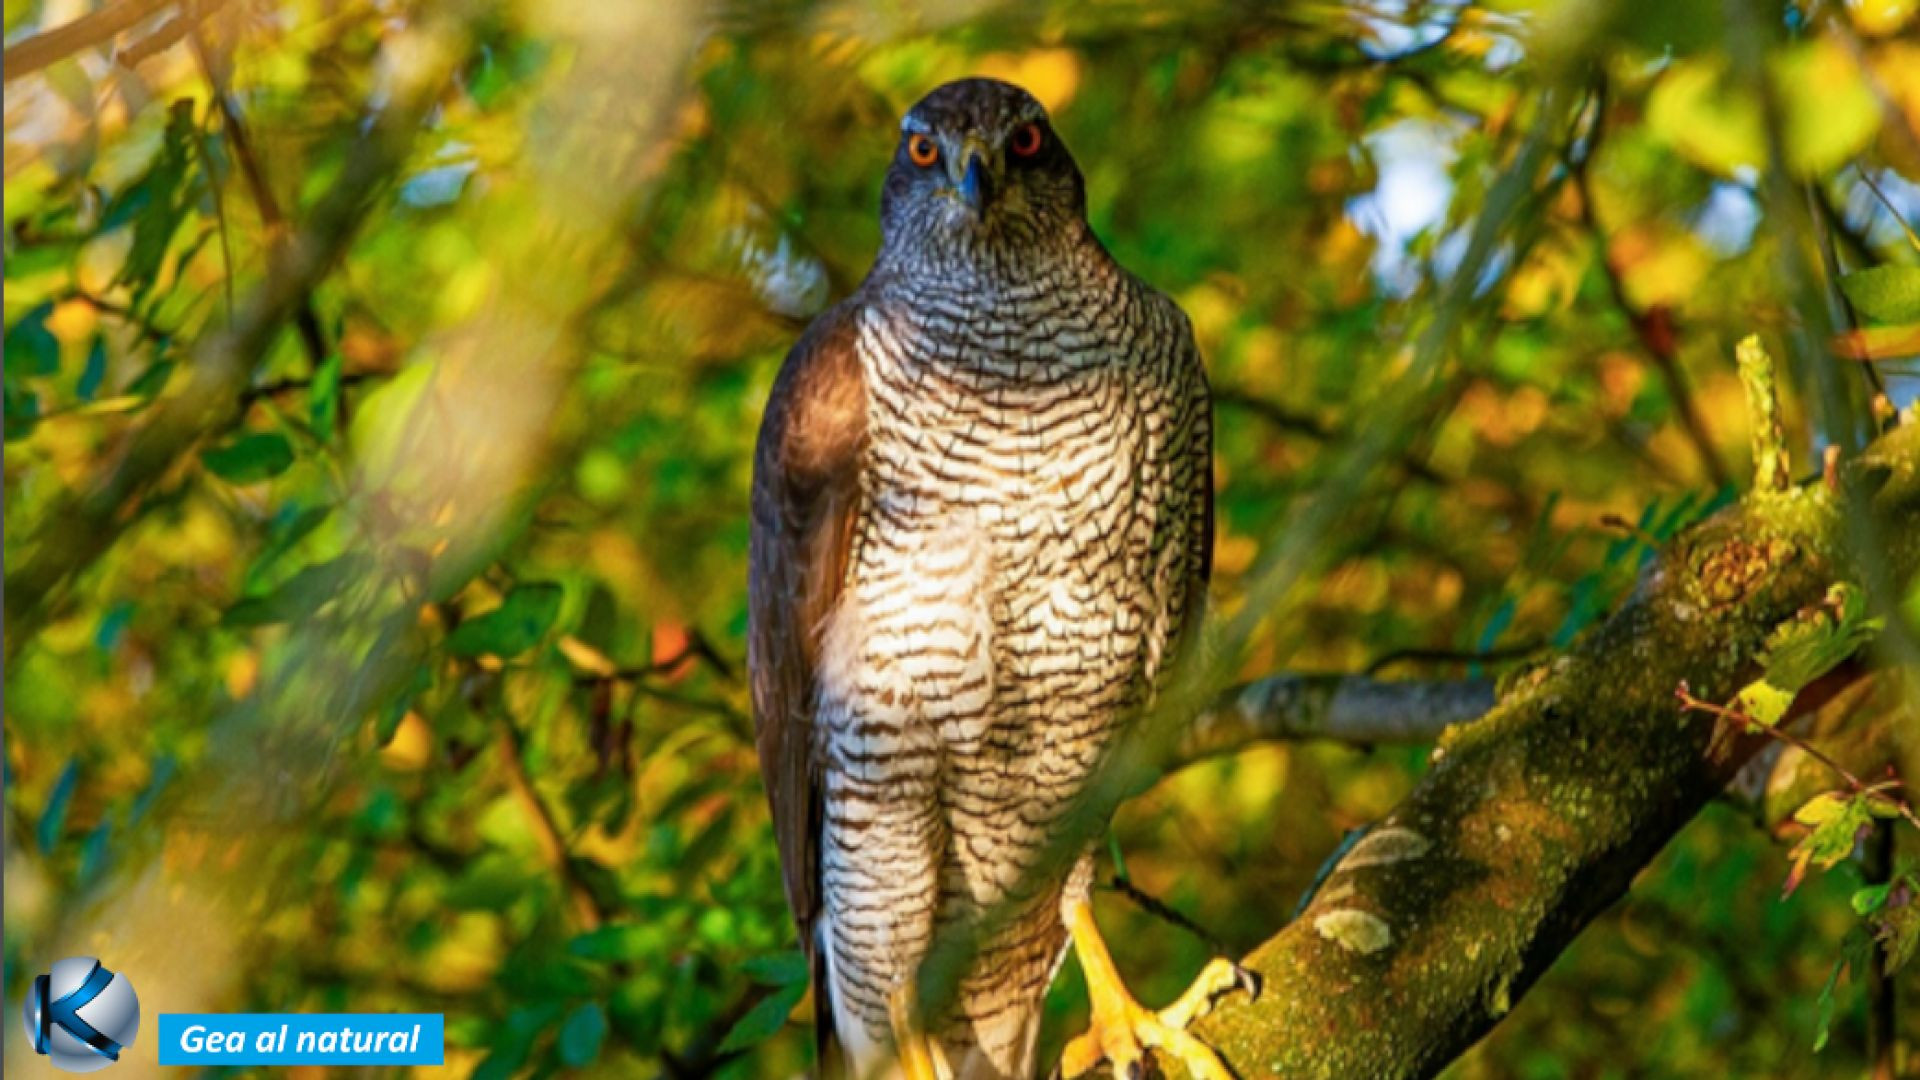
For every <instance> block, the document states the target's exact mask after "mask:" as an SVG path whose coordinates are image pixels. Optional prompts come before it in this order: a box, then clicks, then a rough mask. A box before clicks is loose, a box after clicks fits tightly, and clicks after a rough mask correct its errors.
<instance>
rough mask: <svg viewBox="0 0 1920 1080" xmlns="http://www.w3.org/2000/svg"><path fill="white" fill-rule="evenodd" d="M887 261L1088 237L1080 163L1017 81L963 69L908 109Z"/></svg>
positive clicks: (993, 256) (884, 205)
mask: <svg viewBox="0 0 1920 1080" xmlns="http://www.w3.org/2000/svg"><path fill="white" fill-rule="evenodd" d="M880 219H881V231H882V234H883V245H882V248H883V250H882V261H883V262H886V263H890V264H892V265H894V266H896V267H901V266H903V265H904V266H905V267H907V268H911V267H912V266H913V265H915V264H928V265H940V266H951V265H953V264H954V263H956V262H966V261H969V260H974V259H979V260H982V261H987V262H994V263H1000V264H1003V265H1004V264H1005V263H1006V260H1008V259H1012V258H1019V257H1024V256H1042V255H1045V254H1047V253H1049V252H1053V251H1059V250H1065V249H1066V248H1068V247H1070V246H1071V245H1074V244H1078V243H1080V242H1082V240H1083V238H1084V236H1085V235H1086V193H1085V184H1084V182H1083V181H1082V180H1081V176H1080V169H1079V167H1078V166H1076V165H1075V164H1074V161H1073V156H1072V155H1071V154H1069V153H1068V152H1067V148H1066V145H1065V144H1064V143H1062V142H1061V140H1060V136H1059V134H1058V133H1057V132H1055V131H1054V129H1053V123H1052V121H1051V119H1050V118H1049V117H1048V116H1047V110H1046V109H1045V108H1044V107H1043V106H1042V105H1041V104H1040V102H1039V101H1037V100H1035V98H1034V97H1033V95H1032V94H1029V93H1027V92H1026V91H1025V90H1022V89H1021V88H1020V87H1018V86H1015V85H1013V84H1012V83H1006V82H1001V81H1000V80H998V79H983V78H975V79H961V80H958V81H956V82H950V83H947V84H945V85H944V86H941V87H938V88H937V89H935V90H934V91H933V92H932V93H929V94H928V95H927V96H926V97H923V98H921V99H920V101H919V102H918V103H917V104H915V105H914V106H913V108H911V109H909V110H907V114H906V116H905V117H903V118H902V119H901V121H900V135H899V142H898V144H897V145H896V147H895V149H894V156H893V162H892V164H891V165H890V166H889V168H888V170H887V179H886V185H885V187H884V188H883V189H882V194H881V202H880Z"/></svg>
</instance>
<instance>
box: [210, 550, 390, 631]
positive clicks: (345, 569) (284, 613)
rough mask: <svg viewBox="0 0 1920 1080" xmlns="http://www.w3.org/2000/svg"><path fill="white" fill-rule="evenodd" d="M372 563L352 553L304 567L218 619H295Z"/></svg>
mask: <svg viewBox="0 0 1920 1080" xmlns="http://www.w3.org/2000/svg"><path fill="white" fill-rule="evenodd" d="M372 564H373V560H372V559H371V558H370V557H369V556H367V555H365V554H363V553H358V552H356V553H353V554H349V555H342V556H341V557H339V558H337V559H333V560H330V561H328V562H323V563H320V564H318V565H315V566H309V567H306V568H305V569H303V570H301V571H300V572H299V573H297V574H295V575H293V576H292V577H290V578H288V579H287V581H286V583H285V584H283V585H281V586H280V587H279V588H278V589H275V590H274V591H273V592H271V593H268V594H267V595H265V596H249V597H246V598H244V599H242V600H241V601H240V602H239V603H236V604H234V605H233V606H232V607H230V608H228V609H227V613H226V614H225V615H224V616H223V617H222V618H221V620H220V621H221V623H222V624H224V625H226V626H266V625H269V624H272V623H282V622H296V621H298V620H300V619H304V618H306V617H308V616H309V615H312V614H313V613H314V612H316V611H318V610H320V607H321V606H322V605H324V604H325V603H326V602H327V601H329V600H331V599H333V598H334V597H335V596H337V595H339V593H340V591H341V589H343V588H345V587H346V586H347V585H349V584H351V583H352V582H355V581H358V580H359V579H360V578H362V577H365V576H366V574H367V573H368V572H369V571H370V570H371V568H372Z"/></svg>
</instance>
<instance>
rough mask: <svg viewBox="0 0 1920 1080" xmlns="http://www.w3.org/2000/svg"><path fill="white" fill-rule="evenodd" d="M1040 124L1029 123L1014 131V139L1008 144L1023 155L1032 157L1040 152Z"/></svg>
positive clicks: (1015, 151)
mask: <svg viewBox="0 0 1920 1080" xmlns="http://www.w3.org/2000/svg"><path fill="white" fill-rule="evenodd" d="M1040 143H1041V135H1040V125H1039V124H1028V125H1027V126H1026V127H1023V128H1021V129H1020V130H1019V131H1016V132H1014V133H1013V139H1012V140H1011V141H1009V142H1008V143H1007V145H1008V146H1009V147H1010V148H1011V149H1012V150H1013V152H1014V153H1016V154H1018V155H1020V156H1021V157H1032V156H1033V155H1035V154H1037V153H1039V152H1040Z"/></svg>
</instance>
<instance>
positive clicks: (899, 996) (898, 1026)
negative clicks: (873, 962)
mask: <svg viewBox="0 0 1920 1080" xmlns="http://www.w3.org/2000/svg"><path fill="white" fill-rule="evenodd" d="M919 1014H920V1001H919V996H918V995H917V994H915V993H914V983H913V980H912V979H911V978H909V979H908V980H907V981H906V982H904V983H902V984H901V985H899V986H898V987H896V988H894V991H893V992H892V993H891V994H888V995H887V1019H888V1021H890V1023H891V1024H892V1027H893V1046H894V1051H895V1053H898V1054H899V1055H900V1072H901V1074H902V1075H903V1076H904V1078H905V1080H952V1077H953V1070H952V1069H951V1068H949V1067H948V1066H947V1057H946V1054H945V1053H944V1052H943V1051H942V1050H941V1049H940V1044H939V1043H937V1042H934V1041H933V1039H931V1038H929V1037H928V1035H927V1032H926V1029H925V1028H924V1027H922V1026H921V1023H920V1015H919Z"/></svg>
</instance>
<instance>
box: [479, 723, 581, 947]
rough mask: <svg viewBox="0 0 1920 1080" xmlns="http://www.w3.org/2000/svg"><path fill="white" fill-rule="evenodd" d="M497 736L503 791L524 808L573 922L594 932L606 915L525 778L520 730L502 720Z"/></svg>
mask: <svg viewBox="0 0 1920 1080" xmlns="http://www.w3.org/2000/svg"><path fill="white" fill-rule="evenodd" d="M500 732H501V735H500V764H501V766H502V767H503V771H504V772H505V773H506V776H507V787H508V789H509V790H511V791H512V792H513V794H514V797H515V798H517V799H519V800H520V803H521V805H522V806H524V807H525V808H526V811H527V817H528V819H529V820H530V821H531V823H532V825H533V835H534V839H535V840H536V841H538V842H539V844H540V854H541V856H542V857H543V858H544V859H545V860H546V863H547V866H548V868H549V869H551V870H552V871H553V872H554V873H555V874H557V875H559V877H560V881H561V884H562V885H563V886H565V888H566V891H567V899H568V901H569V902H571V903H572V904H573V913H574V918H576V919H577V920H579V922H580V925H581V926H582V928H584V929H587V930H593V929H596V928H597V927H599V926H600V924H602V923H604V922H605V921H606V914H605V913H604V912H602V911H601V910H600V904H599V902H598V901H597V900H595V899H594V897H593V892H592V891H591V890H590V889H588V888H587V885H586V882H584V881H582V880H580V876H579V875H578V874H576V873H575V872H574V870H573V856H572V854H571V853H570V852H569V851H568V850H567V840H566V837H565V836H562V835H561V833H560V823H559V819H558V818H556V817H555V816H554V813H553V810H552V808H551V807H549V806H548V805H547V802H546V800H545V799H542V798H541V797H540V793H539V792H538V791H537V790H535V789H534V786H533V780H532V779H531V778H530V777H529V776H528V775H527V765H526V761H525V756H524V751H523V748H522V746H521V738H520V730H519V729H518V728H516V727H514V725H513V723H512V721H511V720H506V719H502V721H501V723H500Z"/></svg>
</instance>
